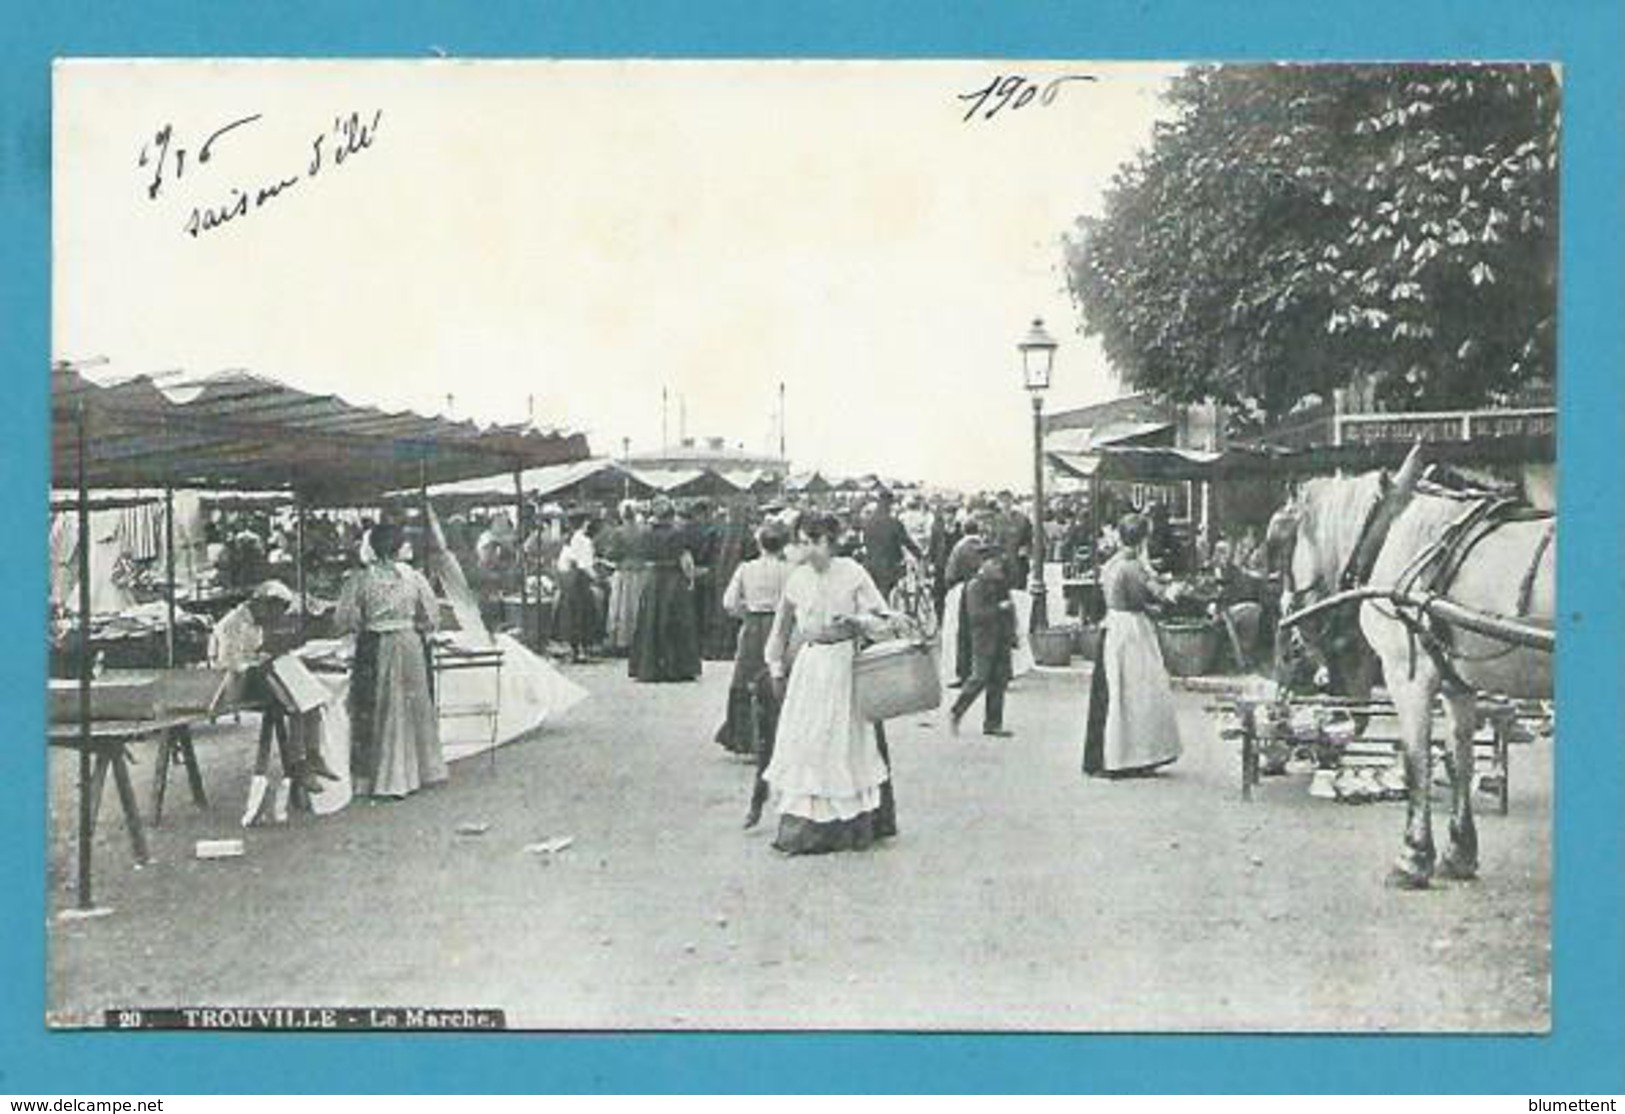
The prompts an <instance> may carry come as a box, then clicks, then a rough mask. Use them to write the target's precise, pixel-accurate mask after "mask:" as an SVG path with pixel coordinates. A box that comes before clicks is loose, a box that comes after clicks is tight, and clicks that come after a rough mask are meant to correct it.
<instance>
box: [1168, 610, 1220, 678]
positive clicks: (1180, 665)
mask: <svg viewBox="0 0 1625 1114" xmlns="http://www.w3.org/2000/svg"><path fill="white" fill-rule="evenodd" d="M1157 642H1158V643H1159V644H1161V646H1162V660H1163V664H1164V665H1166V666H1167V667H1168V672H1169V673H1170V674H1172V675H1173V676H1175V677H1197V676H1200V675H1202V674H1204V673H1207V672H1209V671H1210V670H1212V668H1213V663H1214V662H1215V661H1216V660H1218V656H1219V628H1218V627H1217V626H1216V625H1214V624H1213V623H1210V622H1206V621H1202V622H1169V623H1158V624H1157Z"/></svg>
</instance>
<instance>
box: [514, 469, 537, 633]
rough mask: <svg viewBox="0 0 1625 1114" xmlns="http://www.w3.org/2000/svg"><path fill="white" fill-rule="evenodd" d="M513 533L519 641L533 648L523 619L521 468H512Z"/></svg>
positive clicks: (526, 604)
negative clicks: (517, 590) (516, 565)
mask: <svg viewBox="0 0 1625 1114" xmlns="http://www.w3.org/2000/svg"><path fill="white" fill-rule="evenodd" d="M513 533H514V539H515V546H516V548H517V555H516V560H517V562H518V564H519V641H520V642H521V643H522V644H523V645H526V646H530V647H531V648H532V649H534V648H535V644H534V643H533V642H532V641H531V639H530V631H529V629H528V624H527V623H526V621H525V615H526V614H527V613H528V612H529V611H530V589H529V587H528V586H527V585H526V583H525V582H526V581H527V580H528V579H529V577H528V576H527V575H526V571H525V473H524V470H523V469H521V468H515V469H514V470H513ZM536 610H537V615H536V623H537V627H538V630H539V628H540V626H541V605H540V603H538V605H537V609H536Z"/></svg>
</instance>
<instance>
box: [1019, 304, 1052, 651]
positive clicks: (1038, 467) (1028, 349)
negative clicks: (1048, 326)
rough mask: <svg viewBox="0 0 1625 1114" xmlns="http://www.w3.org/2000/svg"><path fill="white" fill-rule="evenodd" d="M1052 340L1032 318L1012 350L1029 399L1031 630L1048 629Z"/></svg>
mask: <svg viewBox="0 0 1625 1114" xmlns="http://www.w3.org/2000/svg"><path fill="white" fill-rule="evenodd" d="M1057 347H1059V346H1058V345H1057V344H1056V343H1055V338H1054V337H1052V336H1050V335H1049V333H1047V332H1045V331H1044V320H1043V318H1040V317H1035V318H1033V326H1032V328H1030V329H1028V330H1027V335H1026V336H1024V337H1022V338H1021V343H1020V344H1018V345H1016V348H1017V349H1018V350H1019V351H1020V352H1021V375H1022V385H1023V386H1025V387H1026V388H1027V393H1028V394H1029V395H1031V396H1032V400H1033V541H1032V552H1033V561H1032V586H1031V589H1030V591H1031V592H1032V597H1033V616H1032V629H1033V630H1044V629H1045V628H1046V627H1048V626H1049V614H1048V610H1047V608H1046V605H1045V600H1044V595H1045V590H1044V562H1045V560H1046V559H1047V558H1048V556H1049V545H1048V542H1047V541H1046V540H1045V537H1044V392H1045V391H1047V390H1049V382H1050V375H1051V373H1052V372H1053V371H1054V370H1055V349H1056V348H1057Z"/></svg>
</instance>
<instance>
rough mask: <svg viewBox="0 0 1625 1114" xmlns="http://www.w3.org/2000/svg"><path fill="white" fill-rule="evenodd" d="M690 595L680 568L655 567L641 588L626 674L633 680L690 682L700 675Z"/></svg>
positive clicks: (698, 639) (693, 613)
mask: <svg viewBox="0 0 1625 1114" xmlns="http://www.w3.org/2000/svg"><path fill="white" fill-rule="evenodd" d="M695 619H696V616H695V612H694V593H693V592H692V591H691V590H690V589H689V586H688V578H687V577H685V576H684V575H683V572H682V570H681V569H678V568H676V567H669V568H668V567H664V566H659V567H656V568H655V569H654V571H653V572H652V573H651V575H650V577H649V581H648V583H647V584H645V585H644V588H643V598H642V600H641V601H640V602H639V605H638V627H637V632H636V634H635V635H634V636H633V639H632V655H631V659H630V660H629V661H628V663H627V671H628V673H629V674H630V675H631V677H632V679H633V680H635V681H692V680H695V679H697V678H698V677H699V675H700V632H699V629H698V626H697V623H696V621H695Z"/></svg>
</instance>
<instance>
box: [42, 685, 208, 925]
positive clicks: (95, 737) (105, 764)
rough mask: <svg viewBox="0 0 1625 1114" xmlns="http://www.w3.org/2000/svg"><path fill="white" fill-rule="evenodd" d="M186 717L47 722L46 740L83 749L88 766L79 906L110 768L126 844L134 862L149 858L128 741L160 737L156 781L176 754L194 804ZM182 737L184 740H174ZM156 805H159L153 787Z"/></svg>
mask: <svg viewBox="0 0 1625 1114" xmlns="http://www.w3.org/2000/svg"><path fill="white" fill-rule="evenodd" d="M191 724H192V720H191V718H187V717H165V718H158V719H128V720H119V719H108V720H92V721H91V722H90V731H89V733H88V736H87V735H86V733H85V731H84V729H83V725H82V724H78V723H63V722H57V723H52V724H51V725H50V728H49V731H48V733H47V742H48V743H49V745H50V746H53V747H62V748H64V749H67V750H73V751H79V752H88V754H89V756H90V758H91V759H92V761H93V763H94V765H93V766H92V769H91V775H90V785H89V786H88V787H81V792H80V798H79V807H80V808H81V809H82V810H84V811H85V816H83V817H82V818H81V823H80V829H79V831H80V847H79V905H80V907H81V908H88V907H89V906H90V904H91V840H92V839H93V838H94V836H95V834H96V821H97V818H98V816H99V814H100V812H101V801H102V791H103V789H104V788H105V787H106V784H107V771H108V770H109V769H111V770H112V771H113V784H114V786H115V787H116V788H117V790H118V798H119V805H120V807H121V808H122V809H123V811H124V826H125V828H126V829H128V831H129V833H130V848H131V850H132V851H133V852H134V854H135V860H136V862H137V863H140V864H143V865H145V864H146V863H147V862H149V861H150V860H151V856H150V854H149V853H148V849H147V832H146V827H145V825H143V824H142V822H141V807H140V805H139V804H138V803H137V802H136V798H135V786H134V785H133V784H131V781H130V756H129V753H128V751H127V750H126V749H125V748H127V747H128V746H129V745H130V744H131V743H136V742H141V741H142V740H145V739H154V738H155V739H160V740H162V742H161V744H160V746H159V764H160V766H159V769H160V773H159V782H158V784H159V785H160V786H161V784H162V779H163V770H164V764H165V763H166V762H167V761H168V760H169V759H170V758H171V757H172V756H173V755H174V754H175V753H176V750H175V749H174V748H176V747H180V750H179V753H180V754H182V755H183V756H184V757H185V759H186V761H187V773H188V776H189V777H190V778H191V779H192V793H193V797H194V798H195V799H196V800H197V801H198V803H199V804H204V803H206V802H205V801H204V800H203V780H202V778H201V776H200V775H199V774H198V771H197V758H196V756H195V755H194V754H193V752H192V745H191ZM181 739H184V745H182V744H181V742H180V741H179V740H181ZM157 803H158V806H159V807H160V808H161V807H162V792H161V789H160V790H159V796H158V802H157Z"/></svg>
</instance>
